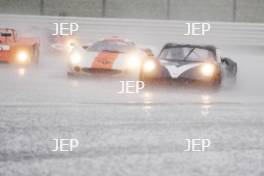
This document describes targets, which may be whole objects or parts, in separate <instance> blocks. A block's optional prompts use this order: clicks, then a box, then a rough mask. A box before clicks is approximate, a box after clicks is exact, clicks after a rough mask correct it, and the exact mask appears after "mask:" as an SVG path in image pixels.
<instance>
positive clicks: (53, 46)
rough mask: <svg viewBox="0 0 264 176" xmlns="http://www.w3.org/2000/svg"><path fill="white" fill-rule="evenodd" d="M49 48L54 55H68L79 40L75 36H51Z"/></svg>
mask: <svg viewBox="0 0 264 176" xmlns="http://www.w3.org/2000/svg"><path fill="white" fill-rule="evenodd" d="M48 39H49V46H50V50H51V52H52V53H55V54H63V55H65V54H67V53H69V52H70V51H71V49H72V48H73V45H75V44H76V43H78V41H79V40H78V39H77V37H76V36H73V35H50V34H49V37H48Z"/></svg>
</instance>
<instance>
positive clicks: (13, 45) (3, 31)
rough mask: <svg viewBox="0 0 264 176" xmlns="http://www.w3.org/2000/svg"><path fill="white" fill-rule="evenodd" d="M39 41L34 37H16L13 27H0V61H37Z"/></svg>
mask: <svg viewBox="0 0 264 176" xmlns="http://www.w3.org/2000/svg"><path fill="white" fill-rule="evenodd" d="M38 58H39V41H38V40H37V39H36V38H30V37H23V38H22V37H17V34H16V31H15V29H11V28H0V62H6V63H15V64H22V65H25V64H29V63H38Z"/></svg>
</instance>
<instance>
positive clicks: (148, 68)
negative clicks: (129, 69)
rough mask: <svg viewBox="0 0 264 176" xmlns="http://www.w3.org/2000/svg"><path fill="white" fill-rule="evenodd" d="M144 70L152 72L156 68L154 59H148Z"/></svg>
mask: <svg viewBox="0 0 264 176" xmlns="http://www.w3.org/2000/svg"><path fill="white" fill-rule="evenodd" d="M143 69H144V72H152V71H153V70H155V69H156V63H155V62H154V61H153V60H148V61H146V62H145V64H144V67H143Z"/></svg>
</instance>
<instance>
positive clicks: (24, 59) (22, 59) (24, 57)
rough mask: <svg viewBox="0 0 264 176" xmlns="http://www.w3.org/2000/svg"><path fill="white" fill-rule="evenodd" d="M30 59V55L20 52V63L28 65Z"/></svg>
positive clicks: (18, 58)
mask: <svg viewBox="0 0 264 176" xmlns="http://www.w3.org/2000/svg"><path fill="white" fill-rule="evenodd" d="M28 59H29V55H28V53H27V52H26V51H19V52H18V54H17V61H18V62H19V63H26V62H27V61H28Z"/></svg>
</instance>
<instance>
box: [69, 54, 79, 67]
mask: <svg viewBox="0 0 264 176" xmlns="http://www.w3.org/2000/svg"><path fill="white" fill-rule="evenodd" d="M81 60H82V57H81V55H80V54H79V53H72V54H71V55H70V62H71V64H72V65H78V64H80V63H81Z"/></svg>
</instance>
